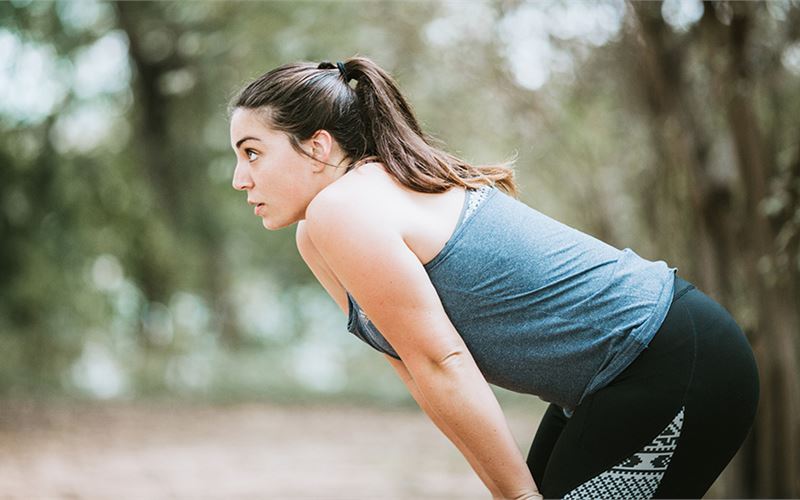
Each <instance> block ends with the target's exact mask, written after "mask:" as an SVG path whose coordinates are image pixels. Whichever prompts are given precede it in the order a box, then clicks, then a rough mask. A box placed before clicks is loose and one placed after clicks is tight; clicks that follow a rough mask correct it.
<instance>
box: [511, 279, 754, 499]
mask: <svg viewBox="0 0 800 500" xmlns="http://www.w3.org/2000/svg"><path fill="white" fill-rule="evenodd" d="M758 384H759V381H758V371H757V368H756V362H755V358H754V357H753V352H752V350H751V348H750V344H749V343H748V342H747V338H746V337H745V335H744V333H743V332H742V330H741V329H740V328H739V326H738V325H737V324H736V322H735V321H734V319H733V318H732V317H731V315H730V314H729V313H728V312H727V311H726V310H725V309H724V308H723V307H722V306H721V305H719V304H718V303H716V302H715V301H714V300H712V299H711V298H709V297H708V296H707V295H705V294H704V293H703V292H701V291H700V290H698V289H697V288H695V287H694V285H692V284H691V283H689V282H687V281H686V280H684V279H682V278H680V277H677V276H676V283H675V294H674V298H673V302H672V305H671V307H670V309H669V313H668V314H667V317H666V319H665V320H664V323H663V324H662V325H661V327H660V328H659V330H658V332H657V333H656V335H655V337H654V338H653V340H652V341H651V342H650V344H649V346H648V347H647V348H646V349H645V350H644V351H642V353H641V354H640V355H639V356H638V357H637V358H636V359H635V360H634V361H633V363H631V365H630V366H628V367H627V368H626V369H625V370H624V371H623V372H622V373H620V374H619V375H618V376H617V377H616V378H615V379H614V380H613V381H612V382H611V383H610V384H609V385H607V386H606V387H603V388H602V389H600V390H599V391H597V392H595V393H593V394H591V395H589V396H587V397H586V398H584V400H583V402H582V403H581V404H580V405H579V406H578V407H577V408H576V409H575V412H574V414H573V415H572V418H569V419H568V418H566V417H565V416H564V414H563V413H562V410H561V408H560V407H558V406H556V405H554V404H551V405H550V406H549V407H548V408H547V411H546V412H545V415H544V417H543V418H542V421H541V423H540V424H539V429H538V431H537V432H536V436H535V437H534V439H533V444H532V445H531V449H530V452H529V454H528V460H527V463H528V467H529V468H530V469H531V474H532V475H533V478H534V480H535V481H536V484H537V485H538V486H539V490H540V492H541V493H542V495H543V496H544V497H545V498H624V499H632V498H701V497H702V496H703V495H704V494H705V493H706V492H707V491H708V489H709V488H710V487H711V485H712V484H713V482H714V480H715V479H716V478H717V476H719V474H720V473H721V472H722V470H723V469H724V468H725V466H726V465H727V464H728V462H730V460H731V459H732V458H733V456H734V454H735V453H736V451H737V450H738V449H739V447H740V446H741V444H742V442H743V441H744V439H745V437H746V436H747V433H748V432H749V430H750V427H751V426H752V423H753V419H754V418H755V413H756V406H757V405H758V398H759V385H758Z"/></svg>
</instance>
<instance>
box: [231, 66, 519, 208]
mask: <svg viewBox="0 0 800 500" xmlns="http://www.w3.org/2000/svg"><path fill="white" fill-rule="evenodd" d="M344 74H346V75H347V77H346V78H347V81H345V78H343V76H342V75H343V74H342V72H340V71H339V69H338V68H337V66H336V65H334V64H331V63H330V62H327V61H325V62H322V63H319V64H316V63H310V62H298V63H290V64H285V65H283V66H280V67H278V68H275V69H273V70H271V71H269V72H267V73H265V74H264V75H262V76H260V77H258V78H257V79H256V80H254V81H253V82H251V83H250V84H249V85H247V86H246V87H245V88H244V90H242V91H241V92H240V93H239V95H238V97H237V98H236V99H235V100H234V101H233V103H232V109H236V108H246V109H254V110H261V111H263V112H264V118H265V120H266V122H267V123H268V124H269V125H270V126H271V127H272V128H274V129H276V130H279V131H282V132H284V133H285V134H287V135H288V136H289V141H290V143H291V144H292V146H293V147H294V148H295V149H296V150H297V151H298V152H299V153H302V154H305V155H306V156H308V154H307V153H306V152H305V151H303V150H302V149H301V148H300V141H303V140H306V139H308V138H310V137H311V136H312V135H313V134H314V132H316V131H317V130H320V129H324V130H327V131H328V132H329V133H330V134H331V135H332V136H333V138H334V139H336V141H337V143H338V144H339V147H340V148H341V149H342V151H343V152H344V153H345V154H346V155H347V157H348V158H349V159H350V160H352V162H353V163H351V164H350V165H349V166H348V167H347V169H348V170H349V169H350V168H353V167H354V166H355V165H357V164H358V163H362V162H365V161H370V160H379V161H381V163H383V165H384V166H385V167H386V169H387V170H388V171H389V172H390V173H391V175H393V176H394V177H395V178H396V179H397V180H398V181H399V182H401V183H402V184H403V185H405V186H408V187H409V188H411V189H413V190H415V191H421V192H426V193H440V192H443V191H446V190H447V189H449V188H450V187H452V186H455V185H457V186H462V187H465V188H466V187H469V188H477V187H480V186H482V185H486V184H492V185H497V186H498V187H499V188H502V189H503V190H504V191H506V192H507V193H509V194H511V195H513V196H515V197H516V196H517V187H516V184H515V182H514V170H513V162H514V161H513V160H509V161H506V162H505V163H503V164H499V165H480V166H475V165H470V164H469V163H467V162H465V161H464V160H461V159H459V158H457V157H455V156H453V155H451V154H449V153H447V152H445V151H443V150H442V149H440V148H438V147H435V146H434V145H433V143H434V141H435V139H433V138H432V137H430V136H428V135H427V134H425V133H424V132H423V131H422V130H421V129H420V127H419V124H418V123H417V119H416V118H415V116H414V113H413V112H412V110H411V106H409V104H408V102H406V100H405V98H404V97H403V96H402V94H401V93H400V91H399V90H398V87H397V84H396V83H395V82H394V80H393V79H392V77H391V76H390V75H389V74H388V73H387V72H385V71H384V70H383V69H381V68H380V67H379V66H378V65H377V64H375V63H374V62H372V61H371V60H370V59H367V58H365V57H353V58H350V59H348V60H346V61H345V62H344ZM351 79H354V80H356V82H357V83H356V85H355V88H353V87H351V86H350V84H349V80H351ZM332 166H336V165H332Z"/></svg>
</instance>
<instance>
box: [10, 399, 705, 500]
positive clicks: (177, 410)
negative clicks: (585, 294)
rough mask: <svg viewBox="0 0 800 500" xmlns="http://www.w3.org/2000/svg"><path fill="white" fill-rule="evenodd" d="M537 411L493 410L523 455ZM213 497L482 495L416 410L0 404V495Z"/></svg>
mask: <svg viewBox="0 0 800 500" xmlns="http://www.w3.org/2000/svg"><path fill="white" fill-rule="evenodd" d="M543 410H544V406H543V405H540V404H534V403H532V404H531V405H530V406H529V407H525V406H522V407H515V408H507V409H505V413H506V417H507V419H508V421H509V425H510V426H511V430H512V433H513V434H514V437H515V438H516V440H517V443H518V444H519V445H520V449H521V450H522V452H523V456H525V455H526V454H527V450H528V447H529V446H530V442H531V440H532V438H533V435H534V433H535V432H536V427H537V425H538V423H539V419H540V418H541V415H542V411H543ZM714 491H715V490H714V489H713V488H712V491H711V492H709V495H707V496H706V498H714V496H713V492H714ZM217 498H219V499H324V500H328V499H342V500H344V499H348V500H360V499H382V500H383V499H385V500H394V499H409V500H411V499H414V500H417V499H428V498H430V499H483V500H488V499H489V498H490V495H489V493H488V491H487V490H485V488H484V487H483V485H482V483H481V482H480V480H479V479H478V478H477V476H476V475H475V474H474V473H473V472H472V470H471V469H470V468H469V465H468V464H467V462H466V461H465V460H464V459H463V458H462V457H461V455H460V453H459V452H458V450H457V449H456V448H455V447H454V446H452V445H451V444H450V442H449V441H447V440H446V438H445V437H444V436H443V435H442V434H440V433H439V431H438V429H436V427H435V426H434V425H433V424H432V423H431V422H430V421H429V420H428V419H427V417H426V416H425V415H424V414H423V413H422V412H421V411H420V410H403V409H400V410H396V409H395V410H391V409H376V408H364V407H342V406H334V407H331V406H325V407H287V406H276V405H267V404H255V403H253V404H237V405H227V406H198V405H189V404H185V403H184V404H169V403H157V404H155V403H148V404H145V403H104V404H98V403H92V404H88V403H83V404H76V403H60V404H54V403H48V404H41V403H38V404H31V403H26V404H20V403H14V404H9V403H7V402H4V403H2V409H1V411H0V499H26V500H27V499H37V500H38V499H118V500H124V499H137V500H138V499H148V500H150V499H217Z"/></svg>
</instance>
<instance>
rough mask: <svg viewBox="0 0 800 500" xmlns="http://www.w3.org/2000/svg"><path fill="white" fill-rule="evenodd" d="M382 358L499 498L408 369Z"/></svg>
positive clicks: (490, 481)
mask: <svg viewBox="0 0 800 500" xmlns="http://www.w3.org/2000/svg"><path fill="white" fill-rule="evenodd" d="M384 356H385V357H386V359H387V360H388V361H389V363H390V364H391V365H392V367H393V368H394V369H395V371H396V372H397V375H398V376H399V377H400V380H402V381H403V383H404V384H405V385H406V387H408V392H409V393H411V396H412V397H413V398H414V401H416V402H417V404H418V405H419V407H420V408H421V409H422V411H424V412H425V414H426V415H428V417H429V418H430V419H431V420H432V421H433V423H434V424H435V425H436V427H437V428H438V429H439V430H440V431H441V432H442V433H443V434H444V435H445V436H447V438H448V439H449V440H450V442H452V443H453V444H454V445H455V447H456V448H458V450H459V451H460V452H461V454H462V455H464V458H466V459H467V462H469V464H470V466H471V467H472V469H473V470H474V471H475V473H476V474H477V475H478V477H479V478H480V479H481V481H483V484H484V485H486V488H488V489H489V491H490V492H491V493H492V497H493V498H501V494H500V490H498V489H497V486H495V484H494V481H492V479H491V478H490V477H489V475H488V474H486V471H485V470H483V466H482V465H481V464H480V462H479V461H478V460H477V459H476V457H475V455H473V454H472V452H471V451H470V449H469V448H467V447H466V446H465V445H464V443H463V442H462V441H461V439H460V438H459V437H458V435H457V434H456V433H455V432H453V430H452V429H450V427H449V426H448V425H447V422H445V421H444V420H442V418H441V417H439V415H438V414H437V413H436V412H434V411H433V410H432V409H431V408H430V406H429V405H428V402H427V401H426V400H425V397H424V396H423V395H422V394H420V392H419V389H418V388H417V384H416V382H414V379H413V378H411V375H410V374H409V373H408V369H406V367H405V365H404V364H403V362H402V361H398V360H396V359H394V358H393V357H391V356H389V355H386V354H384Z"/></svg>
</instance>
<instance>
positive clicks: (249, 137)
mask: <svg viewBox="0 0 800 500" xmlns="http://www.w3.org/2000/svg"><path fill="white" fill-rule="evenodd" d="M251 140H252V141H258V142H261V139H259V138H258V137H252V136H247V137H242V138H241V139H239V140H238V141H236V149H239V146H241V145H242V143H243V142H244V141H251Z"/></svg>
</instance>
